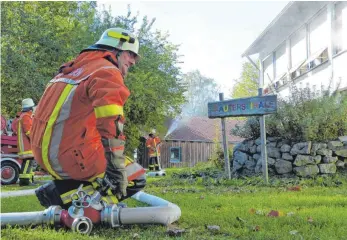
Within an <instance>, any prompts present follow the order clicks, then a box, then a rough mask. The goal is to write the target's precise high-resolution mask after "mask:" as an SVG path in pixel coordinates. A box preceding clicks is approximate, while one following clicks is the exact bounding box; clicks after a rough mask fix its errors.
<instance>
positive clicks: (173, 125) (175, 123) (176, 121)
mask: <svg viewBox="0 0 347 240" xmlns="http://www.w3.org/2000/svg"><path fill="white" fill-rule="evenodd" d="M180 121H181V117H177V118H175V119H174V120H173V122H172V123H171V125H170V127H169V129H168V131H167V133H166V135H165V137H164V139H165V138H166V137H167V136H169V135H170V134H171V133H172V132H173V131H175V130H176V129H177V128H178V126H179V123H180Z"/></svg>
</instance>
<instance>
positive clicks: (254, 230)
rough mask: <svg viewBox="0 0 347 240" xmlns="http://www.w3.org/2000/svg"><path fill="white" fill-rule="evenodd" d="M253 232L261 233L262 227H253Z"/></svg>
mask: <svg viewBox="0 0 347 240" xmlns="http://www.w3.org/2000/svg"><path fill="white" fill-rule="evenodd" d="M251 230H252V231H253V232H259V231H260V226H258V225H257V226H252V227H251Z"/></svg>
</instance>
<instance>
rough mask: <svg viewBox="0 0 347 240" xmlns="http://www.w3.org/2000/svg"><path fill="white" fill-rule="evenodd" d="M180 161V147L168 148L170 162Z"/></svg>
mask: <svg viewBox="0 0 347 240" xmlns="http://www.w3.org/2000/svg"><path fill="white" fill-rule="evenodd" d="M180 162H181V147H171V148H170V163H180Z"/></svg>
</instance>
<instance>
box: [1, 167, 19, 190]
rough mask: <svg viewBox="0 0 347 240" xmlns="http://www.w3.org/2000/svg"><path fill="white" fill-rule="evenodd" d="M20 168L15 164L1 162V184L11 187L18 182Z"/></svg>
mask: <svg viewBox="0 0 347 240" xmlns="http://www.w3.org/2000/svg"><path fill="white" fill-rule="evenodd" d="M18 177H19V167H18V166H17V165H16V164H15V163H13V162H8V161H7V162H6V161H5V162H1V184H3V185H9V184H14V183H16V182H17V180H18Z"/></svg>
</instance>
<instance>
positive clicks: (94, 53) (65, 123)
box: [32, 28, 146, 208]
mask: <svg viewBox="0 0 347 240" xmlns="http://www.w3.org/2000/svg"><path fill="white" fill-rule="evenodd" d="M138 52H139V41H138V39H137V38H136V37H135V36H134V35H133V34H132V33H130V32H129V31H127V30H124V29H121V28H110V29H108V30H106V31H105V32H104V33H103V34H102V36H101V38H100V39H99V41H97V42H96V43H95V44H94V45H92V46H90V47H88V48H87V49H84V50H82V52H81V53H80V54H79V55H78V56H77V57H76V58H75V59H74V60H72V61H70V62H68V63H65V64H63V65H62V66H61V67H60V69H59V73H58V75H56V76H55V77H54V78H53V79H52V80H51V81H50V82H49V83H48V85H47V87H46V90H45V92H44V94H43V96H42V98H41V100H40V102H39V103H38V105H37V109H36V111H35V116H34V119H33V128H32V134H33V139H32V147H33V153H34V156H35V159H36V161H37V162H38V164H39V165H40V166H41V167H42V168H43V169H44V170H46V171H47V172H48V173H49V174H51V175H52V176H53V178H54V180H53V181H52V182H49V183H47V184H45V185H43V186H42V187H40V188H39V189H38V190H36V195H37V197H38V199H39V201H40V203H41V204H42V205H43V206H45V207H48V206H51V205H60V206H62V207H63V208H66V207H68V206H69V205H71V193H74V192H76V190H77V189H78V187H79V186H80V185H81V184H83V190H85V191H86V192H88V193H91V192H95V190H97V191H99V192H100V193H102V195H103V200H104V201H105V202H106V203H108V204H115V203H118V202H119V201H121V200H123V199H125V198H127V197H130V196H131V195H133V194H135V193H136V192H138V191H140V190H141V189H143V187H144V186H145V183H146V181H145V171H144V170H143V168H142V167H141V169H142V170H143V172H142V173H141V174H138V175H137V176H135V177H136V178H135V179H134V180H131V182H128V180H129V179H130V176H129V174H132V173H129V172H128V169H129V168H130V167H129V168H128V167H127V166H130V165H131V166H134V165H135V164H133V163H131V160H130V159H128V158H127V159H126V158H125V156H124V154H123V153H124V145H125V140H126V138H125V135H124V132H123V125H124V123H125V116H124V112H123V106H124V104H125V102H126V101H127V99H128V97H129V95H130V91H129V90H128V88H127V87H126V85H125V84H124V77H125V76H126V75H127V73H128V69H129V68H130V67H131V66H133V65H135V63H136V62H137V60H138V59H139V55H138ZM132 169H133V168H132ZM133 170H134V169H133ZM134 171H135V173H134V174H135V175H136V174H137V173H139V171H137V170H134ZM140 172H141V171H140ZM134 174H133V175H134Z"/></svg>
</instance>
